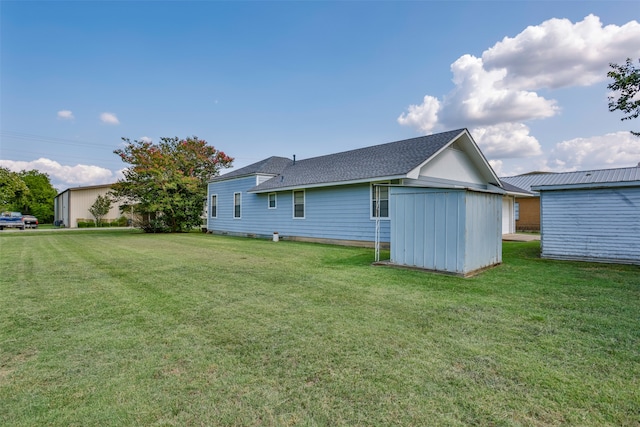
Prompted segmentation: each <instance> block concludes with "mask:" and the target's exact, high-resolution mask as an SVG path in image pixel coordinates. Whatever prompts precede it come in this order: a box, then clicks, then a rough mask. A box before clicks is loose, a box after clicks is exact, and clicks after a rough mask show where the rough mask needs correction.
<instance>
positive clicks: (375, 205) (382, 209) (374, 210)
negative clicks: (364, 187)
mask: <svg viewBox="0 0 640 427" xmlns="http://www.w3.org/2000/svg"><path fill="white" fill-rule="evenodd" d="M378 216H380V218H389V187H387V186H385V185H372V186H371V217H372V218H377V217H378Z"/></svg>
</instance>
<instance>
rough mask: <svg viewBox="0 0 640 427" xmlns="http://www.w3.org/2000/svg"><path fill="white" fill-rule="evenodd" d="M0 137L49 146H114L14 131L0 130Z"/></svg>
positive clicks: (112, 145)
mask: <svg viewBox="0 0 640 427" xmlns="http://www.w3.org/2000/svg"><path fill="white" fill-rule="evenodd" d="M0 137H2V138H10V139H18V140H23V141H34V142H46V143H50V144H60V145H72V146H81V147H86V146H94V147H105V148H107V147H114V144H100V143H96V142H89V141H78V140H72V139H65V138H57V137H53V136H42V135H33V134H29V133H24V132H14V131H6V130H0Z"/></svg>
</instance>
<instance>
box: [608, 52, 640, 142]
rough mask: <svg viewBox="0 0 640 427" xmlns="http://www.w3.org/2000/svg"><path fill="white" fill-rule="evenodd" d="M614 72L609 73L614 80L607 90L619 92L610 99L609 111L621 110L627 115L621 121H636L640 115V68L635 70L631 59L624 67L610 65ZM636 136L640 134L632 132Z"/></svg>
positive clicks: (628, 59)
mask: <svg viewBox="0 0 640 427" xmlns="http://www.w3.org/2000/svg"><path fill="white" fill-rule="evenodd" d="M609 66H610V67H611V68H613V70H611V71H609V72H608V73H607V76H608V77H611V78H612V79H613V83H610V84H609V85H608V86H607V88H608V89H611V90H612V91H614V92H617V94H616V96H610V97H609V111H611V112H613V111H616V110H620V111H622V112H623V113H625V114H626V116H624V117H623V118H622V119H620V120H631V119H635V118H637V117H638V116H639V115H640V68H635V67H634V66H633V64H632V62H631V58H627V62H626V63H625V64H624V65H618V64H609ZM631 133H632V134H634V135H635V136H640V132H634V131H631Z"/></svg>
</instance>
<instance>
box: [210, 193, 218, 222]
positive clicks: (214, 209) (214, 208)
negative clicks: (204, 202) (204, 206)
mask: <svg viewBox="0 0 640 427" xmlns="http://www.w3.org/2000/svg"><path fill="white" fill-rule="evenodd" d="M217 217H218V195H217V194H212V195H211V218H217Z"/></svg>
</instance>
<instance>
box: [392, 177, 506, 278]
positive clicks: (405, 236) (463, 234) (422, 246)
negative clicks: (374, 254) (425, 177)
mask: <svg viewBox="0 0 640 427" xmlns="http://www.w3.org/2000/svg"><path fill="white" fill-rule="evenodd" d="M390 197H391V200H390V202H391V209H392V215H391V263H392V264H396V265H404V266H412V267H417V268H423V269H427V270H434V271H440V272H444V273H450V274H455V275H460V276H468V275H471V274H473V273H474V272H477V271H478V270H482V269H484V268H487V267H490V266H493V265H496V264H499V263H501V262H502V233H501V222H502V200H503V197H502V195H501V194H499V193H496V192H489V191H484V192H483V191H474V190H469V189H455V188H449V189H447V188H419V187H392V188H391V191H390Z"/></svg>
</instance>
